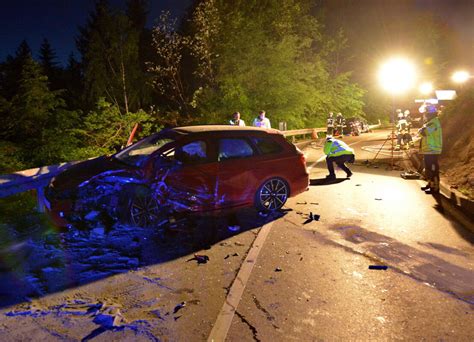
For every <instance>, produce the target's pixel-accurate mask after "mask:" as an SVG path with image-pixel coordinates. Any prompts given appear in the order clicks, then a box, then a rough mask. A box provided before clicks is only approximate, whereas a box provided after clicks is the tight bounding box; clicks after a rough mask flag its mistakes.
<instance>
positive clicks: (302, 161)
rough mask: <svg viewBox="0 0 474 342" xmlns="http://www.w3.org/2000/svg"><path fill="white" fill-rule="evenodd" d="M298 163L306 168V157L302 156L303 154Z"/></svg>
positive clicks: (302, 154)
mask: <svg viewBox="0 0 474 342" xmlns="http://www.w3.org/2000/svg"><path fill="white" fill-rule="evenodd" d="M300 161H301V163H302V164H303V165H304V166H306V156H305V155H304V153H301V154H300Z"/></svg>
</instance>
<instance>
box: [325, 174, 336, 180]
mask: <svg viewBox="0 0 474 342" xmlns="http://www.w3.org/2000/svg"><path fill="white" fill-rule="evenodd" d="M335 179H336V175H327V176H326V180H335Z"/></svg>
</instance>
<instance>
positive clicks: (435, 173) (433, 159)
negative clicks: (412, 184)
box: [424, 154, 439, 181]
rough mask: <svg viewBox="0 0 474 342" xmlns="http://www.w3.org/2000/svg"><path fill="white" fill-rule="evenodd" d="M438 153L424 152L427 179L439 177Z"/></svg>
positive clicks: (431, 179)
mask: <svg viewBox="0 0 474 342" xmlns="http://www.w3.org/2000/svg"><path fill="white" fill-rule="evenodd" d="M438 158H439V154H425V155H424V161H425V176H426V178H427V179H428V180H429V181H433V180H437V179H439V164H438Z"/></svg>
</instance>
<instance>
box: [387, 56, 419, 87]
mask: <svg viewBox="0 0 474 342" xmlns="http://www.w3.org/2000/svg"><path fill="white" fill-rule="evenodd" d="M378 76H379V81H380V84H381V86H382V88H384V89H385V90H386V91H388V92H390V93H391V94H393V95H396V94H401V93H403V92H405V91H407V90H408V89H410V88H412V87H413V85H414V84H415V79H416V71H415V66H414V65H413V64H412V63H411V62H410V61H408V60H406V59H404V58H399V57H397V58H392V59H390V60H388V61H387V62H386V63H385V64H383V65H382V66H381V67H380V70H379V75H378Z"/></svg>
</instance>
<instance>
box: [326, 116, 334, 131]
mask: <svg viewBox="0 0 474 342" xmlns="http://www.w3.org/2000/svg"><path fill="white" fill-rule="evenodd" d="M333 115H334V114H333V112H329V117H328V119H327V121H326V122H327V129H326V136H329V135H333V134H334V117H333Z"/></svg>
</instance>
